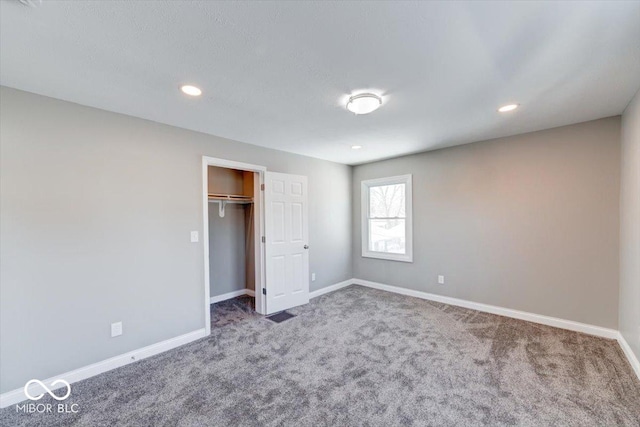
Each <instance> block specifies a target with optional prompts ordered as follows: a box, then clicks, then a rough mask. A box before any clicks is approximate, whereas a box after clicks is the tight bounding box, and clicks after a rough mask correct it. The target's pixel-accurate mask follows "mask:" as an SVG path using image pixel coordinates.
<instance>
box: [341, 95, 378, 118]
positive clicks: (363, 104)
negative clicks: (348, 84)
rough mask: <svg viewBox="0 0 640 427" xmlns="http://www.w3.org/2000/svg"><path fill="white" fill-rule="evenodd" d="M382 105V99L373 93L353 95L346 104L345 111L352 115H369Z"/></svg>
mask: <svg viewBox="0 0 640 427" xmlns="http://www.w3.org/2000/svg"><path fill="white" fill-rule="evenodd" d="M381 105H382V98H381V97H379V96H378V95H375V94H373V93H361V94H359V95H353V96H352V97H351V98H349V101H348V102H347V110H349V111H351V112H352V113H353V114H369V113H371V112H373V111H375V110H377V109H378V108H379V107H380V106H381Z"/></svg>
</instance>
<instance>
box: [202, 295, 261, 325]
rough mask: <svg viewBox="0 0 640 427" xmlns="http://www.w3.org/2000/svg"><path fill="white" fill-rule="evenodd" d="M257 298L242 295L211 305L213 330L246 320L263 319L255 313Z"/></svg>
mask: <svg viewBox="0 0 640 427" xmlns="http://www.w3.org/2000/svg"><path fill="white" fill-rule="evenodd" d="M255 304H256V302H255V298H254V297H251V296H249V295H241V296H239V297H235V298H232V299H228V300H226V301H220V302H217V303H215V304H211V328H219V327H221V326H226V325H229V324H232V323H238V322H242V321H243V320H246V319H251V318H254V317H261V316H260V315H259V314H257V313H256V312H255Z"/></svg>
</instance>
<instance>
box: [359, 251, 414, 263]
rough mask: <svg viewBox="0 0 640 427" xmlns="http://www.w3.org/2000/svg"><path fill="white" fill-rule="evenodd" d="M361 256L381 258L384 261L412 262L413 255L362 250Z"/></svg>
mask: <svg viewBox="0 0 640 427" xmlns="http://www.w3.org/2000/svg"><path fill="white" fill-rule="evenodd" d="M362 257H363V258H375V259H383V260H386V261H398V262H413V256H412V255H410V254H389V253H384V252H368V251H367V252H364V251H363V252H362Z"/></svg>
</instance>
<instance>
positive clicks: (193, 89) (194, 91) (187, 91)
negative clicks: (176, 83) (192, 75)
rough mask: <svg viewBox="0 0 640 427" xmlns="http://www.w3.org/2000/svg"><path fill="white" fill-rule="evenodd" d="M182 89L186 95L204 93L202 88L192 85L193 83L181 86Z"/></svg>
mask: <svg viewBox="0 0 640 427" xmlns="http://www.w3.org/2000/svg"><path fill="white" fill-rule="evenodd" d="M180 90H181V91H182V92H183V93H185V94H186V95H189V96H200V95H202V91H201V90H200V88H198V87H195V86H191V85H184V86H181V87H180Z"/></svg>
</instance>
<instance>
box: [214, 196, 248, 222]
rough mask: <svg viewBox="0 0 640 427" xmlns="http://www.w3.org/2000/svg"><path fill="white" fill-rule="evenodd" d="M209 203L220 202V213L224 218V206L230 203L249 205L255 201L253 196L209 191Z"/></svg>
mask: <svg viewBox="0 0 640 427" xmlns="http://www.w3.org/2000/svg"><path fill="white" fill-rule="evenodd" d="M208 196H209V203H218V204H219V205H218V215H220V218H224V208H225V206H226V205H227V204H228V203H231V204H238V205H248V204H252V203H253V197H251V196H241V195H237V194H212V193H209V195H208Z"/></svg>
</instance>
